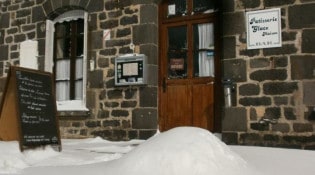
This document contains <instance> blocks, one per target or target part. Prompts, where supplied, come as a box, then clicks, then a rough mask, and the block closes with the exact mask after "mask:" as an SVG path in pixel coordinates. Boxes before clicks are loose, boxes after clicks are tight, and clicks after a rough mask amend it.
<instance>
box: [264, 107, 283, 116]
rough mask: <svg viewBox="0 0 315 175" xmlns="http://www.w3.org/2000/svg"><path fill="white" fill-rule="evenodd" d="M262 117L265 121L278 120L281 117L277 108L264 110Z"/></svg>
mask: <svg viewBox="0 0 315 175" xmlns="http://www.w3.org/2000/svg"><path fill="white" fill-rule="evenodd" d="M264 117H265V118H267V119H279V118H280V117H281V109H280V108H279V107H270V108H266V110H265V114H264Z"/></svg>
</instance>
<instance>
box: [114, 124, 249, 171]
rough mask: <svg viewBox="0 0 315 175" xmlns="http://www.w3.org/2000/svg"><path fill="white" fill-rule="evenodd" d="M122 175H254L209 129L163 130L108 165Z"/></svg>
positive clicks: (182, 128)
mask: <svg viewBox="0 0 315 175" xmlns="http://www.w3.org/2000/svg"><path fill="white" fill-rule="evenodd" d="M108 168H109V172H112V171H113V170H116V174H119V175H139V174H140V175H147V174H150V175H211V174H213V175H253V171H252V169H251V168H250V167H249V165H248V164H247V163H246V162H245V161H244V160H243V159H242V158H241V157H240V156H238V155H237V154H235V153H234V152H232V151H231V150H230V149H229V147H227V146H226V145H225V144H224V143H223V142H221V141H220V140H219V139H218V138H217V137H216V136H214V135H212V134H211V133H210V132H209V131H206V130H204V129H200V128H193V127H179V128H175V129H172V130H169V131H167V132H164V133H161V134H159V135H157V136H155V137H153V138H151V139H149V140H147V141H146V142H144V143H143V144H141V145H139V146H138V147H137V148H135V149H134V150H132V151H131V152H130V153H129V154H127V155H125V156H123V157H122V158H121V159H119V160H116V161H114V162H112V164H111V165H110V166H108Z"/></svg>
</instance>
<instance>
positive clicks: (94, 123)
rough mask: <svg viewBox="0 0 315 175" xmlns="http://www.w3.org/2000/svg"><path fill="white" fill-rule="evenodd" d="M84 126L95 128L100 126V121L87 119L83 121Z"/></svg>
mask: <svg viewBox="0 0 315 175" xmlns="http://www.w3.org/2000/svg"><path fill="white" fill-rule="evenodd" d="M85 126H86V127H88V128H96V127H100V126H101V122H100V121H92V120H89V121H86V122H85Z"/></svg>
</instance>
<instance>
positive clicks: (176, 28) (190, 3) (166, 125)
mask: <svg viewBox="0 0 315 175" xmlns="http://www.w3.org/2000/svg"><path fill="white" fill-rule="evenodd" d="M197 1H198V2H199V1H200V2H206V1H205V0H187V1H184V0H181V1H180V0H175V1H174V0H172V1H163V2H162V4H161V5H160V17H159V19H160V26H159V28H160V30H159V32H160V44H159V46H160V53H159V124H160V129H161V130H162V131H164V130H168V129H171V128H174V127H178V126H196V127H201V128H205V129H208V130H210V131H214V129H215V119H216V120H217V119H218V118H219V117H220V116H218V115H215V114H216V113H217V114H218V111H217V110H216V103H215V99H216V93H217V92H216V91H217V90H218V87H219V86H218V85H219V83H218V82H219V81H218V78H217V75H219V59H218V58H219V54H218V50H219V47H218V42H217V35H216V31H217V21H216V18H215V14H216V12H215V10H213V9H210V11H211V10H213V11H212V12H211V13H199V14H198V13H197V14H195V13H192V12H193V11H194V5H195V3H196V2H197ZM207 2H210V1H208V0H207ZM183 3H186V4H183ZM210 5H211V4H210ZM183 7H187V9H186V10H185V9H184V10H183ZM209 8H212V6H211V7H210V6H209ZM174 10H175V11H174ZM181 13H186V14H181ZM189 14H191V15H189ZM217 94H219V93H217ZM218 102H219V101H218ZM216 116H217V118H216ZM218 128H219V127H218Z"/></svg>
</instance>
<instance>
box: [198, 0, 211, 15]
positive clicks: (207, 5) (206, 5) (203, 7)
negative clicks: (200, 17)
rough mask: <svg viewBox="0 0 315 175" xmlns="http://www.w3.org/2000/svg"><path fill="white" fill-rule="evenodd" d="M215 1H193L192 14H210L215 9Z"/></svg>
mask: <svg viewBox="0 0 315 175" xmlns="http://www.w3.org/2000/svg"><path fill="white" fill-rule="evenodd" d="M214 1H215V0H193V12H196V13H211V12H213V11H214V9H215V3H214Z"/></svg>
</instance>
